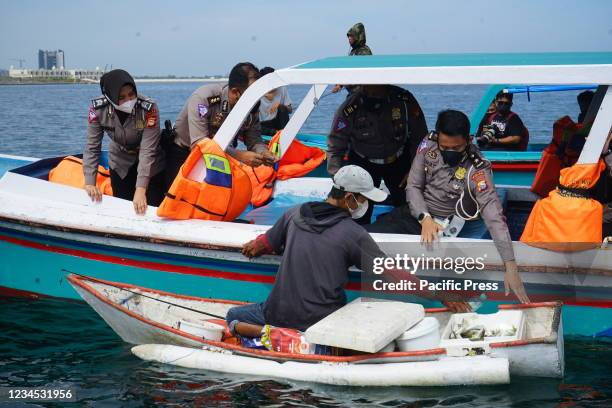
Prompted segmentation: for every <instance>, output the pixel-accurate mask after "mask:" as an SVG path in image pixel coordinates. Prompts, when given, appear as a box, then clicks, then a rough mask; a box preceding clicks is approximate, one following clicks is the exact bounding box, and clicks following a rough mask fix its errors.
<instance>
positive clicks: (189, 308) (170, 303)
mask: <svg viewBox="0 0 612 408" xmlns="http://www.w3.org/2000/svg"><path fill="white" fill-rule="evenodd" d="M62 271H63V272H68V273H71V274H73V275H77V276H80V277H82V278H85V279H89V280H95V278H92V277H90V276H87V275H81V274H80V273H76V272H72V271H69V270H68V269H62ZM104 285H108V286H112V287H114V288H117V289H120V290H124V291H126V292H130V293H133V294H134V295H138V296H142V297H146V298H148V299H151V300H155V301H158V302H161V303H165V304H167V305H170V306H174V307H178V308H181V309H185V310H189V311H190V312H195V313H200V314H203V315H207V316H211V317H214V318H217V319H221V320H225V317H223V316H219V315H216V314H212V313H208V312H203V311H201V310H197V309H193V308H191V307H187V306H182V305H177V304H176V303H172V302H167V301H165V300H161V299H157V298H154V297H153V296H147V295H145V294H143V293H140V292H134V291H132V290H129V289H126V288H123V287H121V286H118V285H113V284H112V283H110V282H106V281H105V282H104Z"/></svg>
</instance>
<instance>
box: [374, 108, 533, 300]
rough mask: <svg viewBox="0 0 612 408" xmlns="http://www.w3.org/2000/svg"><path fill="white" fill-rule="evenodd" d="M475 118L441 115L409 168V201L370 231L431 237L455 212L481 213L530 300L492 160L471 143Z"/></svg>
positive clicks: (520, 292) (516, 286)
mask: <svg viewBox="0 0 612 408" xmlns="http://www.w3.org/2000/svg"><path fill="white" fill-rule="evenodd" d="M469 131H470V121H469V119H468V118H467V116H466V115H465V114H464V113H462V112H459V111H455V110H446V111H442V112H440V113H439V115H438V120H437V122H436V131H435V132H432V133H430V135H429V136H428V137H427V138H425V139H423V141H422V142H421V144H420V145H419V147H418V150H417V154H416V157H415V159H414V161H413V163H412V168H411V169H410V175H409V177H408V184H407V187H406V196H407V199H408V204H407V205H405V206H403V207H401V208H396V209H395V210H393V211H392V212H391V213H389V214H385V215H383V216H381V217H379V219H378V220H377V222H376V223H374V224H371V225H367V226H365V228H366V230H368V231H369V232H382V233H397V234H421V241H422V242H424V243H427V244H430V243H432V242H433V241H434V240H436V239H437V238H438V236H439V233H440V232H442V229H443V227H442V224H441V223H439V222H437V221H436V220H434V218H436V219H439V220H443V219H448V218H449V217H450V216H457V215H459V216H461V217H462V218H464V219H476V218H477V217H478V215H480V216H482V218H483V220H484V222H485V224H486V226H487V228H488V230H489V232H490V234H491V237H492V238H493V241H494V242H495V246H496V248H497V250H498V252H499V254H500V256H501V258H502V260H503V261H504V265H505V268H506V274H505V284H506V294H508V292H509V289H512V291H513V292H514V293H515V294H516V295H517V297H518V299H519V300H520V301H521V302H528V301H529V299H528V297H527V295H526V293H525V288H524V286H523V283H522V281H521V279H520V276H519V274H518V267H517V265H516V262H515V260H514V250H513V247H512V239H511V238H510V232H509V231H508V226H507V224H506V218H505V216H504V213H503V207H502V204H501V202H500V199H499V196H498V195H497V192H496V191H495V186H494V184H493V176H492V173H491V163H490V162H488V161H486V160H485V159H483V158H482V156H481V154H480V152H479V151H478V149H477V148H476V146H474V145H473V144H471V140H470V136H469Z"/></svg>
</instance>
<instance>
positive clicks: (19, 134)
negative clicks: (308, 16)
mask: <svg viewBox="0 0 612 408" xmlns="http://www.w3.org/2000/svg"><path fill="white" fill-rule="evenodd" d="M201 85H202V83H182V82H181V83H141V84H138V85H137V86H138V91H139V92H140V93H142V94H144V95H148V96H150V97H152V98H154V99H155V100H156V101H157V102H158V104H159V109H160V113H161V119H162V123H163V120H165V119H170V120H172V121H174V120H175V119H176V116H177V115H178V113H179V111H180V110H181V108H182V107H183V104H184V103H185V100H186V99H187V97H189V95H190V94H191V93H192V92H193V91H194V90H195V89H196V88H197V87H199V86H201ZM484 89H485V87H484V86H413V87H410V90H411V91H412V92H413V93H414V95H415V96H416V97H417V99H418V100H419V103H420V104H421V107H422V108H423V111H424V112H425V117H426V119H427V124H428V126H429V127H430V128H433V126H434V125H435V118H436V115H437V113H438V111H440V110H442V109H448V108H453V109H459V110H462V111H464V112H466V113H469V112H471V111H472V110H473V109H474V108H475V106H476V105H477V104H478V102H479V101H480V98H481V96H482V94H483V93H484ZM307 90H308V87H306V86H291V87H289V92H290V95H291V97H292V99H293V101H294V106H297V102H298V101H300V100H301V99H302V98H303V97H304V95H305V94H306V92H307ZM578 93H579V92H577V91H572V92H554V93H538V94H532V95H531V99H532V102H527V96H526V95H525V94H520V95H516V96H515V103H514V107H513V109H514V110H515V111H516V112H517V113H519V114H520V116H521V117H522V118H523V120H524V122H525V124H526V125H527V127H528V128H529V130H530V133H531V137H532V139H531V140H532V141H536V142H546V141H548V140H550V137H551V136H550V135H551V129H552V124H553V122H554V120H555V119H557V118H559V117H561V116H563V115H570V116H571V117H573V118H575V117H576V115H577V113H578V105H577V103H576V95H577V94H578ZM99 94H100V88H99V87H98V85H94V84H91V85H84V84H73V85H18V86H0V153H6V154H15V155H24V156H34V157H44V156H50V155H61V154H66V153H71V154H72V153H79V152H81V151H82V149H83V146H84V143H85V134H86V128H87V109H88V105H89V103H90V100H91V99H93V98H95V97H97V96H98V95H99ZM345 95H346V93H345V92H344V91H343V92H342V93H339V94H335V95H329V96H327V97H324V98H323V99H321V101H320V103H319V105H318V106H317V107H316V108H315V110H314V111H313V113H312V114H311V115H310V117H309V119H308V120H307V121H306V123H305V124H304V126H303V127H302V130H301V131H302V132H305V133H327V132H329V129H330V127H331V121H332V118H333V114H334V111H335V109H336V108H337V107H338V105H340V103H342V101H343V100H344V99H345ZM105 141H106V142H108V139H107V138H105Z"/></svg>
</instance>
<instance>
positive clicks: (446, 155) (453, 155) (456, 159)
mask: <svg viewBox="0 0 612 408" xmlns="http://www.w3.org/2000/svg"><path fill="white" fill-rule="evenodd" d="M440 154H441V155H442V160H443V161H444V163H446V164H447V165H448V166H449V167H455V166H456V165H458V164H459V163H460V162H461V159H463V156H465V150H464V151H462V152H457V151H455V150H440Z"/></svg>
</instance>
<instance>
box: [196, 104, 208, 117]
mask: <svg viewBox="0 0 612 408" xmlns="http://www.w3.org/2000/svg"><path fill="white" fill-rule="evenodd" d="M207 113H208V106H206V105H204V104H203V103H198V116H199V117H201V118H203V117H204V116H206V114H207Z"/></svg>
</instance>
